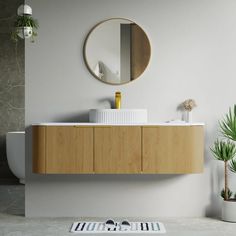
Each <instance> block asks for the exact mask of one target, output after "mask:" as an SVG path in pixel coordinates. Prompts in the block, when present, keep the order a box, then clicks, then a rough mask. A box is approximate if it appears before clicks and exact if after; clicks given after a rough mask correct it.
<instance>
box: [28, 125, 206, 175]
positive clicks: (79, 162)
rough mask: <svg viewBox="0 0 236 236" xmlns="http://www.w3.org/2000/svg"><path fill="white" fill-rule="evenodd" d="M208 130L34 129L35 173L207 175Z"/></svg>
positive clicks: (146, 127) (160, 126)
mask: <svg viewBox="0 0 236 236" xmlns="http://www.w3.org/2000/svg"><path fill="white" fill-rule="evenodd" d="M203 128H204V126H202V125H188V126H187V125H186V126H181V125H179V126H171V125H169V126H168V125H167V126H162V125H159V126H158V125H156V126H150V125H146V126H115V125H114V126H105V125H103V126H97V125H94V126H89V125H87V126H86V125H85V126H83V125H81V126H72V125H71V126H70V125H67V126H63V125H61V126H53V125H52V126H49V125H47V126H41V125H38V126H33V172H34V173H41V174H82V173H88V174H89V173H97V174H138V173H143V174H187V173H201V172H202V171H203V159H204V158H203V157H204V130H203Z"/></svg>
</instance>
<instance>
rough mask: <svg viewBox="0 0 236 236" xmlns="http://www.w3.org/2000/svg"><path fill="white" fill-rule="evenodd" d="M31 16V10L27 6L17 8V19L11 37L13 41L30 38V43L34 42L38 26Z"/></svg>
mask: <svg viewBox="0 0 236 236" xmlns="http://www.w3.org/2000/svg"><path fill="white" fill-rule="evenodd" d="M31 14H32V9H31V7H29V6H28V5H21V6H20V7H19V8H18V17H17V19H16V21H15V24H14V28H13V30H12V35H11V36H12V39H13V40H14V41H16V42H17V41H18V39H19V38H21V39H27V38H30V39H31V42H34V38H35V37H36V36H37V29H38V27H39V25H38V21H37V20H36V19H34V18H33V17H32V16H31Z"/></svg>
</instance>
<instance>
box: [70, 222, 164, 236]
mask: <svg viewBox="0 0 236 236" xmlns="http://www.w3.org/2000/svg"><path fill="white" fill-rule="evenodd" d="M130 225H131V226H130V228H129V229H126V230H124V229H122V227H120V222H116V225H115V227H113V228H109V227H107V226H106V225H105V223H104V222H90V221H78V222H74V223H73V224H72V227H71V229H70V232H71V233H82V234H86V233H90V234H91V233H125V234H127V233H145V234H146V233H166V229H165V227H164V225H163V224H162V223H161V222H130Z"/></svg>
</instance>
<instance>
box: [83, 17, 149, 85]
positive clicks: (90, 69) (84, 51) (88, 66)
mask: <svg viewBox="0 0 236 236" xmlns="http://www.w3.org/2000/svg"><path fill="white" fill-rule="evenodd" d="M110 20H123V21H129V22H131V23H133V24H135V25H137V26H138V27H139V28H140V29H141V30H142V32H143V34H144V36H145V38H146V39H147V40H146V43H147V54H148V59H147V61H146V64H145V66H144V69H143V71H142V72H141V73H140V74H139V76H137V77H136V78H134V79H131V80H129V81H127V82H123V83H112V82H107V81H104V80H102V79H101V78H100V77H98V76H97V75H96V74H95V73H94V71H93V70H92V68H91V67H90V65H89V63H88V59H87V56H86V47H87V44H88V39H89V37H90V36H91V34H92V33H93V31H94V30H95V29H96V28H97V27H99V26H100V25H102V24H103V23H105V22H107V21H110ZM83 58H84V62H85V65H86V67H87V69H88V70H89V72H90V73H91V74H92V75H93V76H94V77H95V78H96V79H98V80H99V81H101V82H103V83H105V84H110V85H123V84H127V83H130V82H132V81H133V80H136V79H138V78H139V77H140V76H141V75H142V74H143V73H144V71H145V70H146V68H147V66H148V64H149V62H150V58H151V44H150V41H149V39H148V36H147V34H146V33H145V31H144V30H143V29H142V28H141V27H140V26H139V25H138V24H136V23H135V22H134V21H132V20H129V19H126V18H121V17H116V18H109V19H106V20H103V21H101V22H99V23H97V24H96V25H94V26H93V27H92V28H91V30H90V31H89V32H88V34H87V36H86V38H85V41H84V45H83ZM130 67H131V66H130Z"/></svg>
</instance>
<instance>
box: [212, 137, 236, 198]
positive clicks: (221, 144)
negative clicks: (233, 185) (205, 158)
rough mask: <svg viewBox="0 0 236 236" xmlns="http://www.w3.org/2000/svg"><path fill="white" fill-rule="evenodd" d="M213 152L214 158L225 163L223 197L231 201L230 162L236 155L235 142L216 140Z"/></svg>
mask: <svg viewBox="0 0 236 236" xmlns="http://www.w3.org/2000/svg"><path fill="white" fill-rule="evenodd" d="M211 151H212V153H213V155H214V157H215V158H216V159H217V160H219V161H223V162H224V172H225V173H224V179H225V183H224V194H223V197H224V199H225V200H228V199H229V192H230V190H229V187H228V162H229V161H230V160H232V159H233V158H234V156H235V155H236V146H235V144H234V143H233V142H231V141H230V140H227V141H224V140H220V141H219V140H218V139H217V140H216V141H215V142H214V145H213V147H212V148H211Z"/></svg>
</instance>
